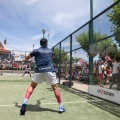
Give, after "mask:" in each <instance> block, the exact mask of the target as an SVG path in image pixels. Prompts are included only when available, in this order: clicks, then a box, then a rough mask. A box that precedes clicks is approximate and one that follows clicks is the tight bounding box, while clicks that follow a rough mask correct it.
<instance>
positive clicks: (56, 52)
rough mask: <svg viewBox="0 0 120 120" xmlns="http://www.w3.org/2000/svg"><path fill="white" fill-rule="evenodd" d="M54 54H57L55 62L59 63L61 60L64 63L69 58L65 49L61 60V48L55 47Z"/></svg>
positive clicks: (62, 51)
mask: <svg viewBox="0 0 120 120" xmlns="http://www.w3.org/2000/svg"><path fill="white" fill-rule="evenodd" d="M54 56H55V60H54V62H55V64H56V65H58V64H59V62H61V63H63V62H65V61H68V60H69V56H68V55H67V54H66V52H65V51H64V50H61V61H60V58H59V57H60V49H59V48H54Z"/></svg>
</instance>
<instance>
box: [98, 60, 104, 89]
mask: <svg viewBox="0 0 120 120" xmlns="http://www.w3.org/2000/svg"><path fill="white" fill-rule="evenodd" d="M103 66H104V65H103V61H102V62H100V64H99V66H98V79H99V83H100V86H101V87H103Z"/></svg>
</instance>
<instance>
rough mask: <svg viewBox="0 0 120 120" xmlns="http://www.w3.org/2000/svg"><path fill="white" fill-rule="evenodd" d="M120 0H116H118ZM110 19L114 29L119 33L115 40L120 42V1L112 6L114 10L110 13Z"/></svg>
mask: <svg viewBox="0 0 120 120" xmlns="http://www.w3.org/2000/svg"><path fill="white" fill-rule="evenodd" d="M116 1H118V0H114V2H116ZM108 16H109V17H110V21H111V22H112V23H113V25H114V27H112V28H111V29H112V31H113V32H114V33H117V35H116V36H115V40H116V41H117V42H118V43H120V2H119V3H118V4H117V5H116V6H114V7H113V8H112V11H111V12H110V13H109V14H108Z"/></svg>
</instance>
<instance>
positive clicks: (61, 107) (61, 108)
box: [58, 106, 66, 113]
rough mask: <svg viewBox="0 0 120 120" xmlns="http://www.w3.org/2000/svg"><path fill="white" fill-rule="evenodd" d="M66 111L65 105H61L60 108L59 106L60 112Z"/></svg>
mask: <svg viewBox="0 0 120 120" xmlns="http://www.w3.org/2000/svg"><path fill="white" fill-rule="evenodd" d="M65 111H66V109H65V108H64V107H63V106H59V108H58V112H59V113H62V112H65Z"/></svg>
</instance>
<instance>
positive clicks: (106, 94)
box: [89, 85, 120, 104]
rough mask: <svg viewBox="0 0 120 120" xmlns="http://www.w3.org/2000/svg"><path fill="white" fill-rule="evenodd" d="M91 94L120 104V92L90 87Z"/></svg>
mask: <svg viewBox="0 0 120 120" xmlns="http://www.w3.org/2000/svg"><path fill="white" fill-rule="evenodd" d="M89 94H91V95H94V96H97V97H100V98H103V99H106V100H109V101H112V102H115V103H118V104H120V91H117V90H112V89H108V88H103V87H99V86H94V85H89Z"/></svg>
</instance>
